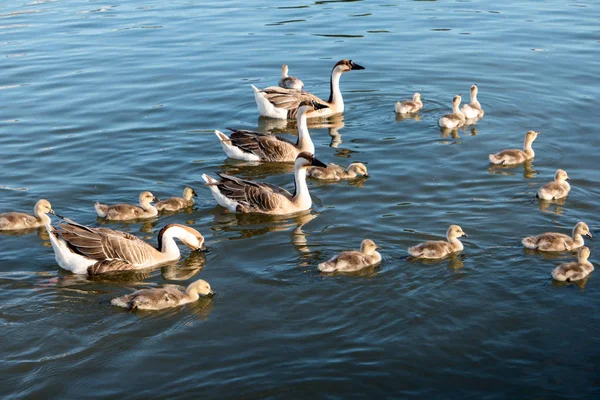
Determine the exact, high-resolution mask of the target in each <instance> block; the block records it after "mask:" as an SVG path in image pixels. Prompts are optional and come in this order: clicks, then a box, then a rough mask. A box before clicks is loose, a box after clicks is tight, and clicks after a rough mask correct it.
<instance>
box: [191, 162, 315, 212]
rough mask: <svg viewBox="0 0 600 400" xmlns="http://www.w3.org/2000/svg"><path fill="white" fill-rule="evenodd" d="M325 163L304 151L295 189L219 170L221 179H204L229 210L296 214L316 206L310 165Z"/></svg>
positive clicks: (213, 193) (295, 181) (203, 176)
mask: <svg viewBox="0 0 600 400" xmlns="http://www.w3.org/2000/svg"><path fill="white" fill-rule="evenodd" d="M311 165H316V166H321V167H325V164H323V163H322V162H321V161H319V160H317V159H316V158H315V156H314V155H312V154H310V153H306V152H305V153H300V154H298V157H297V158H296V162H295V164H294V185H295V188H294V193H290V192H288V191H287V190H285V189H283V188H280V187H278V186H274V185H271V184H269V183H263V182H254V181H249V180H245V179H240V178H236V177H234V176H230V175H225V174H221V173H219V174H218V175H219V177H221V180H216V179H214V178H212V177H210V176H208V175H206V174H203V175H202V179H204V181H205V182H206V186H208V188H209V189H210V191H211V192H212V195H213V197H214V198H215V200H216V201H217V203H218V204H219V205H221V206H223V207H225V208H227V209H228V210H229V211H232V212H239V213H259V214H272V215H285V214H292V213H296V212H299V211H305V210H308V209H309V208H310V207H311V206H312V200H311V198H310V193H309V192H308V186H307V185H306V169H307V168H308V167H309V166H311Z"/></svg>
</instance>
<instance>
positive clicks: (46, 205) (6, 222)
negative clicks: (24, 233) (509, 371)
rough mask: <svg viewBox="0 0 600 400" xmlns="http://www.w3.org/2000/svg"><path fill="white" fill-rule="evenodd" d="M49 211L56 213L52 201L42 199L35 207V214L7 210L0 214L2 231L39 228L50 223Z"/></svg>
mask: <svg viewBox="0 0 600 400" xmlns="http://www.w3.org/2000/svg"><path fill="white" fill-rule="evenodd" d="M48 213H50V214H54V211H53V210H52V206H51V205H50V202H49V201H48V200H46V199H41V200H39V201H38V202H37V203H35V207H33V215H30V214H25V213H22V212H7V213H3V214H0V231H12V230H21V229H30V228H39V227H40V226H45V225H48V224H50V217H49V216H48V215H47V214H48Z"/></svg>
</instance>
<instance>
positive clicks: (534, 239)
mask: <svg viewBox="0 0 600 400" xmlns="http://www.w3.org/2000/svg"><path fill="white" fill-rule="evenodd" d="M583 235H585V236H587V237H589V238H590V239H591V238H592V232H591V231H590V228H589V226H587V224H586V223H585V222H578V223H577V225H575V227H574V228H573V236H569V235H565V234H563V233H557V232H546V233H542V234H541V235H537V236H528V237H526V238H523V240H521V243H523V246H525V247H527V248H528V249H532V250H540V251H570V250H575V249H577V248H579V247H581V246H583V245H584V241H583Z"/></svg>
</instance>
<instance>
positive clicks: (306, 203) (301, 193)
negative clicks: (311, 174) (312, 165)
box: [293, 166, 312, 209]
mask: <svg viewBox="0 0 600 400" xmlns="http://www.w3.org/2000/svg"><path fill="white" fill-rule="evenodd" d="M294 184H295V186H296V189H295V191H294V200H293V201H294V203H295V204H296V206H298V207H299V208H301V209H307V208H310V206H311V205H312V200H311V198H310V194H309V192H308V186H307V185H306V167H305V166H298V167H296V169H295V171H294Z"/></svg>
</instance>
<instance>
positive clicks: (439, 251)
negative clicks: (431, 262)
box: [408, 225, 468, 259]
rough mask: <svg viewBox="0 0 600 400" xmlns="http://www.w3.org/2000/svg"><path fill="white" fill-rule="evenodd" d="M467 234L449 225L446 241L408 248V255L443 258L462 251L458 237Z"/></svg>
mask: <svg viewBox="0 0 600 400" xmlns="http://www.w3.org/2000/svg"><path fill="white" fill-rule="evenodd" d="M461 236H465V237H468V236H467V234H466V233H465V232H464V231H463V230H462V228H461V227H460V226H458V225H450V227H449V228H448V231H447V232H446V239H447V241H446V242H444V241H442V240H439V241H431V242H425V243H421V244H418V245H416V246H412V247H409V248H408V254H410V255H411V256H413V257H416V258H433V259H436V258H444V257H446V256H448V255H450V254H452V253H457V252H459V251H462V249H463V244H462V243H461V242H460V240H458V238H459V237H461Z"/></svg>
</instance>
